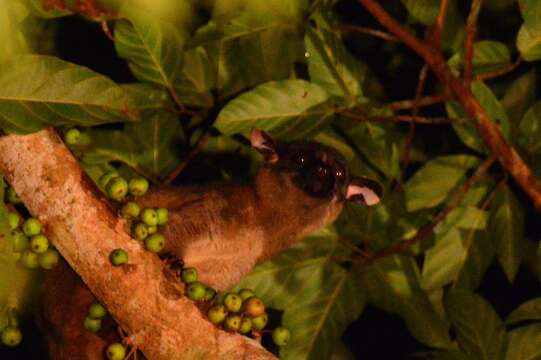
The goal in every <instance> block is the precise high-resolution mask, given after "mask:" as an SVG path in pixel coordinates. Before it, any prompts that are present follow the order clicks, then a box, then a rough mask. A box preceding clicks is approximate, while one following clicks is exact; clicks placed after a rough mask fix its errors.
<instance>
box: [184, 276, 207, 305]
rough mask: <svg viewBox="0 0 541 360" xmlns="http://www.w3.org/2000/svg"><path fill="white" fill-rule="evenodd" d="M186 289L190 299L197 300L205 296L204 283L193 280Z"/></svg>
mask: <svg viewBox="0 0 541 360" xmlns="http://www.w3.org/2000/svg"><path fill="white" fill-rule="evenodd" d="M186 291H187V293H188V298H189V299H190V300H193V301H199V300H201V299H203V297H204V296H205V285H203V284H201V283H200V282H199V281H195V282H193V283H191V284H190V285H188V289H187V290H186Z"/></svg>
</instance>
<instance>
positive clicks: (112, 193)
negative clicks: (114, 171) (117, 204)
mask: <svg viewBox="0 0 541 360" xmlns="http://www.w3.org/2000/svg"><path fill="white" fill-rule="evenodd" d="M105 190H106V191H107V196H109V197H110V198H111V199H113V200H116V201H119V200H122V199H123V198H124V196H126V194H127V193H128V182H127V181H126V179H124V178H122V177H120V176H119V177H115V178H112V179H111V180H109V182H108V183H107V186H106V187H105Z"/></svg>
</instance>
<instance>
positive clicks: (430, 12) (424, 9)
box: [401, 0, 440, 25]
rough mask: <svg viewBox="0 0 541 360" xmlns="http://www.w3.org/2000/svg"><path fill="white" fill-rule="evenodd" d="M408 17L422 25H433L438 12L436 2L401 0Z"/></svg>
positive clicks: (438, 5) (433, 0)
mask: <svg viewBox="0 0 541 360" xmlns="http://www.w3.org/2000/svg"><path fill="white" fill-rule="evenodd" d="M401 2H402V4H404V6H405V7H406V9H408V12H409V13H410V15H411V16H412V17H413V18H414V19H415V20H417V21H419V22H420V23H422V24H424V25H433V24H434V22H435V21H436V18H437V17H438V14H439V12H440V4H439V1H438V0H401Z"/></svg>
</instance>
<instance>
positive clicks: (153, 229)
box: [147, 226, 158, 235]
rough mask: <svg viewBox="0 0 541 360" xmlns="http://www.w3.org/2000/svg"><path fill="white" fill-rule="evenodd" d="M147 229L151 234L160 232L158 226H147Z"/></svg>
mask: <svg viewBox="0 0 541 360" xmlns="http://www.w3.org/2000/svg"><path fill="white" fill-rule="evenodd" d="M147 230H148V234H149V235H152V234H156V233H157V232H158V227H157V226H147Z"/></svg>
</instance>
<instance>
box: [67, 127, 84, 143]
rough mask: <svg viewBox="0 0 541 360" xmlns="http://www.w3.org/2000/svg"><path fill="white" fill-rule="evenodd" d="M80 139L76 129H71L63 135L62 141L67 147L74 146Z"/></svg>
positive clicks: (79, 133)
mask: <svg viewBox="0 0 541 360" xmlns="http://www.w3.org/2000/svg"><path fill="white" fill-rule="evenodd" d="M80 139H81V132H80V131H79V130H77V129H76V128H71V129H69V130H68V131H66V133H65V134H64V141H65V142H66V144H68V145H75V144H77V143H78V142H79V140H80Z"/></svg>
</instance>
